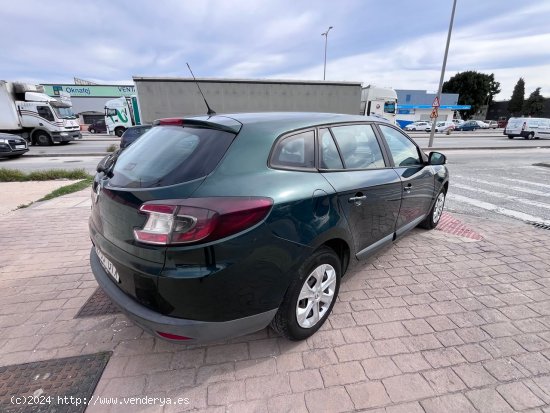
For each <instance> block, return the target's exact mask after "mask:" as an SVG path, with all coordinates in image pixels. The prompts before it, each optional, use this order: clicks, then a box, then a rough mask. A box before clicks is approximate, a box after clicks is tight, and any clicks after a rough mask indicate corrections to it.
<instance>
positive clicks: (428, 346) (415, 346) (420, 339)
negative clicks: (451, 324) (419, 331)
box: [402, 334, 443, 352]
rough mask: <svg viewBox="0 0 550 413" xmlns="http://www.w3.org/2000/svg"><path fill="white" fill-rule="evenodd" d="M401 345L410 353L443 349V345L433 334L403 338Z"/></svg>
mask: <svg viewBox="0 0 550 413" xmlns="http://www.w3.org/2000/svg"><path fill="white" fill-rule="evenodd" d="M402 341H403V343H405V345H406V346H407V348H408V349H409V350H410V351H413V352H414V351H423V350H433V349H436V348H440V347H443V345H442V344H441V343H440V342H439V340H438V339H437V338H436V336H435V334H424V335H420V336H413V337H404V338H403V339H402Z"/></svg>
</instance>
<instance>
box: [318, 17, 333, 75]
mask: <svg viewBox="0 0 550 413" xmlns="http://www.w3.org/2000/svg"><path fill="white" fill-rule="evenodd" d="M330 29H332V26H330V27H329V28H328V29H327V31H326V32H324V33H321V36H325V65H324V67H323V80H325V77H326V74H327V43H328V32H330Z"/></svg>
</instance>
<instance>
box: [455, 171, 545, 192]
mask: <svg viewBox="0 0 550 413" xmlns="http://www.w3.org/2000/svg"><path fill="white" fill-rule="evenodd" d="M456 177H457V178H459V179H466V180H468V181H470V182H477V183H480V184H485V185H489V186H492V187H497V188H506V189H511V190H514V191H518V192H525V193H526V194H532V195H538V196H546V197H550V191H538V190H536V189H530V188H521V187H518V186H509V185H507V184H503V183H500V182H490V181H485V180H483V179H476V178H467V177H464V176H459V175H457V176H456Z"/></svg>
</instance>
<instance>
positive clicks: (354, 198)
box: [348, 195, 367, 204]
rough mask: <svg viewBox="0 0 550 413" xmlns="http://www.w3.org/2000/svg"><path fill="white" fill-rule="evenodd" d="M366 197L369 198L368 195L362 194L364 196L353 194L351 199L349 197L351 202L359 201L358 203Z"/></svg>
mask: <svg viewBox="0 0 550 413" xmlns="http://www.w3.org/2000/svg"><path fill="white" fill-rule="evenodd" d="M365 199H367V196H366V195H362V196H352V197H351V198H350V199H348V202H349V203H350V204H351V203H353V202H355V203H357V204H361V201H364V200H365Z"/></svg>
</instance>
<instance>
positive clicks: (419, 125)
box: [405, 120, 432, 131]
mask: <svg viewBox="0 0 550 413" xmlns="http://www.w3.org/2000/svg"><path fill="white" fill-rule="evenodd" d="M428 127H429V128H431V127H432V124H431V123H430V122H426V121H424V120H421V121H417V122H413V123H409V124H408V125H407V126H405V130H406V131H417V130H418V131H423V130H426V128H428Z"/></svg>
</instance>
